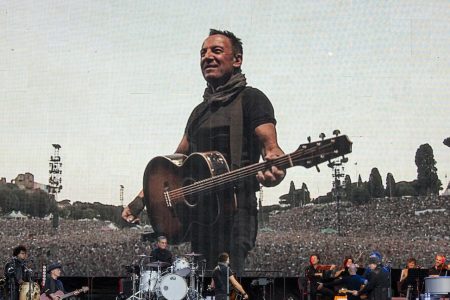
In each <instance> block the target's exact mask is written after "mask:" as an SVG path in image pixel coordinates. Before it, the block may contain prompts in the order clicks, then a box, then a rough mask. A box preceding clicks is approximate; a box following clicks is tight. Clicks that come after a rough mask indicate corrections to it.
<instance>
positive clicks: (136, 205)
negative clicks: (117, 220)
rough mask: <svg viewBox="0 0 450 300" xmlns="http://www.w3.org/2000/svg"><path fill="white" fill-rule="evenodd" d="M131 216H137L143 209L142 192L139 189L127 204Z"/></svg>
mask: <svg viewBox="0 0 450 300" xmlns="http://www.w3.org/2000/svg"><path fill="white" fill-rule="evenodd" d="M128 207H129V208H130V210H131V213H132V214H133V216H139V214H140V213H141V212H142V210H144V207H145V203H144V193H143V192H142V191H141V192H140V193H139V194H138V195H137V196H136V198H134V200H133V201H131V202H130V204H128Z"/></svg>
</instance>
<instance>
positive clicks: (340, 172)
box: [328, 129, 348, 236]
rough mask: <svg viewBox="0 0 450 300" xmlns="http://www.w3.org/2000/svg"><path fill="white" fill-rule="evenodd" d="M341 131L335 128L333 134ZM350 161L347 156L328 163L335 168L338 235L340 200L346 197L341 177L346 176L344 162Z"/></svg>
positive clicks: (339, 229)
mask: <svg viewBox="0 0 450 300" xmlns="http://www.w3.org/2000/svg"><path fill="white" fill-rule="evenodd" d="M340 133H341V132H340V131H339V130H337V129H336V130H334V131H333V134H334V135H336V136H338V135H339V134H340ZM346 162H348V158H347V157H344V156H343V157H341V158H339V159H336V160H334V161H330V162H329V163H328V167H330V168H331V169H332V170H333V173H332V176H333V190H332V195H333V198H334V200H335V201H336V212H337V232H338V235H339V236H340V235H341V211H340V202H341V198H342V197H345V190H344V185H345V183H344V181H342V180H341V178H343V177H345V173H344V166H343V164H344V163H346Z"/></svg>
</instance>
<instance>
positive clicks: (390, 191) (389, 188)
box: [385, 173, 397, 197]
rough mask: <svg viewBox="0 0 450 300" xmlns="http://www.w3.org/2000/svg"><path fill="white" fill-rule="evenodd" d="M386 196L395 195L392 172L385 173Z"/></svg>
mask: <svg viewBox="0 0 450 300" xmlns="http://www.w3.org/2000/svg"><path fill="white" fill-rule="evenodd" d="M385 195H386V196H387V197H396V196H397V193H396V190H395V179H394V175H392V173H387V175H386V193H385Z"/></svg>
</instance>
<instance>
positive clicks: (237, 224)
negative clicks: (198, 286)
mask: <svg viewBox="0 0 450 300" xmlns="http://www.w3.org/2000/svg"><path fill="white" fill-rule="evenodd" d="M255 201H256V198H255ZM257 223H258V219H257V216H256V213H253V212H251V211H250V210H249V209H238V210H237V211H236V212H235V213H234V214H233V215H231V216H227V217H223V216H222V217H220V218H219V220H218V221H217V222H216V223H215V224H214V225H213V226H209V227H206V226H202V225H199V224H195V225H194V226H193V227H192V233H191V248H192V251H194V252H196V253H201V254H203V257H204V258H205V259H206V261H207V269H213V268H214V267H215V266H216V265H217V259H218V256H219V254H220V253H222V252H227V253H229V254H230V261H231V268H232V270H233V271H235V272H236V273H237V276H240V275H242V273H243V270H244V266H245V259H246V257H247V254H248V252H249V251H250V250H251V249H253V247H254V246H255V241H256V234H257V230H258V224H257Z"/></svg>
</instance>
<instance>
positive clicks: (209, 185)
mask: <svg viewBox="0 0 450 300" xmlns="http://www.w3.org/2000/svg"><path fill="white" fill-rule="evenodd" d="M330 146H331V144H327V145H321V146H318V147H313V148H309V149H306V150H304V151H297V153H295V152H294V154H290V155H289V154H288V155H283V156H282V157H280V158H277V159H275V160H273V161H270V162H261V163H257V164H254V165H250V166H246V167H244V168H241V169H238V170H235V171H231V172H227V173H223V174H220V175H217V176H214V177H210V178H206V179H203V180H200V181H197V182H195V183H193V184H191V185H189V186H186V187H181V188H177V189H174V190H172V191H169V192H168V196H169V197H170V198H171V199H179V198H183V197H184V196H189V195H192V194H195V193H198V192H200V191H204V190H210V189H212V190H214V187H217V188H220V186H222V185H224V184H227V183H233V182H235V181H239V180H242V179H244V178H246V177H248V176H250V175H252V174H254V173H255V172H257V171H263V170H264V169H266V167H267V165H268V164H269V163H270V164H271V165H280V166H283V165H286V166H290V161H291V159H294V160H295V159H298V158H300V157H302V156H304V155H308V154H312V156H310V157H306V158H304V159H301V160H300V161H307V160H310V159H312V158H314V157H316V156H317V155H314V153H315V152H316V151H317V150H320V149H326V148H330ZM331 153H333V152H328V153H321V154H320V155H325V156H326V155H328V154H331ZM289 156H290V158H291V159H290V158H289ZM235 177H236V178H235Z"/></svg>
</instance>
